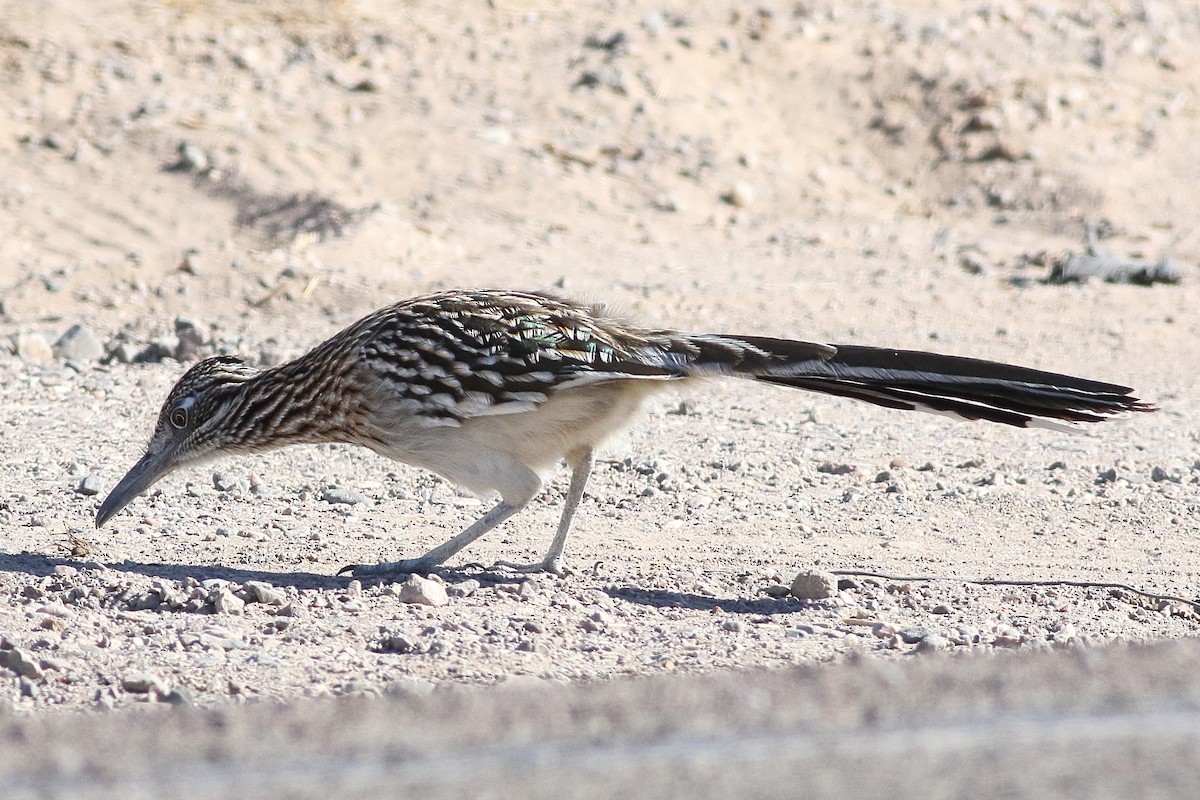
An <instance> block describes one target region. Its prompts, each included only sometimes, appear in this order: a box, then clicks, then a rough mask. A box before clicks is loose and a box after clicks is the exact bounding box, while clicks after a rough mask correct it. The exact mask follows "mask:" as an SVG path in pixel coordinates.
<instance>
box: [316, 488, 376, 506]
mask: <svg viewBox="0 0 1200 800" xmlns="http://www.w3.org/2000/svg"><path fill="white" fill-rule="evenodd" d="M321 499H322V500H324V501H325V502H326V503H329V504H330V505H347V506H353V505H357V504H358V503H363V502H366V499H367V498H366V497H365V496H363V495H361V494H359V493H358V492H356V491H354V490H353V489H326V490H325V491H324V492H323V493H322V494H321Z"/></svg>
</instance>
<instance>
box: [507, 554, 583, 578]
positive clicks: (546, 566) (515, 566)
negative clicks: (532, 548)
mask: <svg viewBox="0 0 1200 800" xmlns="http://www.w3.org/2000/svg"><path fill="white" fill-rule="evenodd" d="M492 569H509V570H512V571H513V572H547V573H549V574H551V575H556V576H558V577H560V578H564V577H566V576H567V575H571V574H573V573H574V570H572V569H571V568H570V567H568V566H567V565H566V564H564V563H562V561H561V560H559V559H557V558H544V559H542V560H541V561H534V562H532V563H529V564H522V563H519V562H516V561H497V562H496V563H495V564H492Z"/></svg>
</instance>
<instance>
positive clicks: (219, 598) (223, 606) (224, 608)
mask: <svg viewBox="0 0 1200 800" xmlns="http://www.w3.org/2000/svg"><path fill="white" fill-rule="evenodd" d="M213 607H214V608H216V609H217V613H218V614H235V615H236V614H242V613H245V611H246V601H245V600H243V599H242V598H240V597H238V596H237V595H235V594H234V593H233V592H231V591H229V590H228V589H218V590H217V594H216V597H214V598H213Z"/></svg>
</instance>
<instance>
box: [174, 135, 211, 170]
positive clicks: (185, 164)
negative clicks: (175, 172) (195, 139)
mask: <svg viewBox="0 0 1200 800" xmlns="http://www.w3.org/2000/svg"><path fill="white" fill-rule="evenodd" d="M175 155H176V156H178V158H179V160H178V161H176V162H175V164H176V168H177V169H180V170H182V171H184V172H195V173H198V174H199V173H203V172H205V171H206V170H207V169H208V163H209V161H208V154H207V153H205V152H204V151H203V150H201V149H200V148H199V147H197V146H196V145H194V144H192V143H191V142H187V141H183V142H180V143H179V145H178V146H177V147H176V148H175Z"/></svg>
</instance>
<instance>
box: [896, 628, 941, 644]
mask: <svg viewBox="0 0 1200 800" xmlns="http://www.w3.org/2000/svg"><path fill="white" fill-rule="evenodd" d="M897 633H898V634H899V635H900V640H901V641H902V642H904V643H905V644H916V643H917V642H919V641H921V640H922V639H924V638H925V637H926V636H932V635H933V632H932V631H930V630H929V629H928V628H926V627H925V626H924V625H911V626H909V627H907V628H901V629H900V630H899V631H897Z"/></svg>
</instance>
